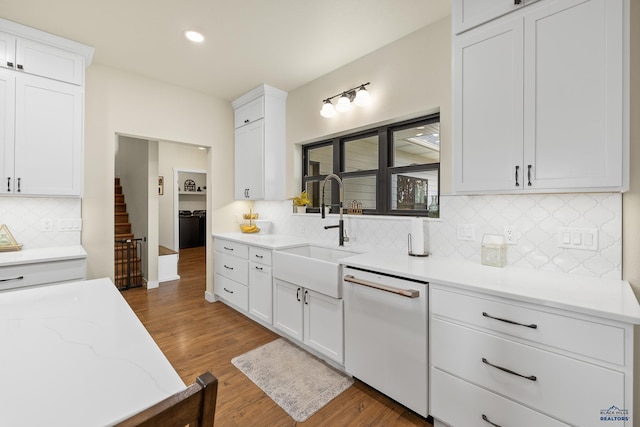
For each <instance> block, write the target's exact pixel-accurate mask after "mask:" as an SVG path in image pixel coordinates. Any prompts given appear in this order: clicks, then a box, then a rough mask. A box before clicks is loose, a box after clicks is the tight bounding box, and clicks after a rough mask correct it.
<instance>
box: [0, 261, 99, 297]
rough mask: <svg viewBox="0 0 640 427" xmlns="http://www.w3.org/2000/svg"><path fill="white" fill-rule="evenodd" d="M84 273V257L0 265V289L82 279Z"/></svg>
mask: <svg viewBox="0 0 640 427" xmlns="http://www.w3.org/2000/svg"><path fill="white" fill-rule="evenodd" d="M85 275H86V260H84V259H71V260H65V261H53V262H42V263H37V264H25V265H12V266H8V267H0V290H5V289H12V288H20V287H24V286H35V285H44V284H48V283H56V282H68V281H73V280H84V279H85Z"/></svg>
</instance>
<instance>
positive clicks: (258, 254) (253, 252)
mask: <svg viewBox="0 0 640 427" xmlns="http://www.w3.org/2000/svg"><path fill="white" fill-rule="evenodd" d="M249 261H253V262H259V263H260V264H264V265H271V250H269V249H263V248H256V247H253V246H249Z"/></svg>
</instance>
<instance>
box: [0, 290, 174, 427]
mask: <svg viewBox="0 0 640 427" xmlns="http://www.w3.org/2000/svg"><path fill="white" fill-rule="evenodd" d="M0 343H1V345H0V362H1V363H0V379H1V381H0V402H2V403H0V425H2V426H18V425H20V426H26V425H29V426H47V425H50V426H66V427H71V426H78V427H89V426H105V425H112V424H114V423H116V422H118V421H121V420H123V419H125V418H127V417H129V416H131V415H133V414H135V413H137V412H139V411H140V410H142V409H145V408H147V407H149V406H151V405H153V404H155V403H157V402H159V401H161V400H163V399H164V398H166V397H168V396H170V395H172V394H174V393H176V392H178V391H181V390H184V389H185V388H186V387H185V384H184V383H183V381H182V380H181V379H180V376H179V375H178V374H177V373H176V371H175V370H174V368H173V367H172V366H171V364H170V363H169V361H168V360H167V358H166V357H165V356H164V354H163V353H162V351H161V350H160V349H159V348H158V346H157V345H156V343H155V342H154V341H153V339H152V338H151V336H150V335H149V333H148V332H147V330H146V329H145V328H144V326H143V325H142V323H141V322H140V321H139V320H138V318H137V317H136V315H135V314H134V312H133V311H132V310H131V308H130V307H129V305H128V304H127V303H126V301H125V300H124V298H123V297H122V295H120V292H119V291H118V290H117V289H116V287H115V286H114V285H113V283H112V282H111V281H110V280H109V279H106V278H105V279H97V280H89V281H82V282H73V283H64V284H59V285H55V286H46V287H38V288H23V289H20V290H14V291H7V292H2V293H0Z"/></svg>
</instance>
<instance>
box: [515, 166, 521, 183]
mask: <svg viewBox="0 0 640 427" xmlns="http://www.w3.org/2000/svg"><path fill="white" fill-rule="evenodd" d="M519 170H520V166H516V187H520V183H519V182H518V171H519Z"/></svg>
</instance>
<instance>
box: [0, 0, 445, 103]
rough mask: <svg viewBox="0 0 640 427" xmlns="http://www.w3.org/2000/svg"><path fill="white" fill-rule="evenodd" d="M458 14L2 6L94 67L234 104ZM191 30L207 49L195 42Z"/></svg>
mask: <svg viewBox="0 0 640 427" xmlns="http://www.w3.org/2000/svg"><path fill="white" fill-rule="evenodd" d="M450 8H451V6H450V0H322V1H317V0H54V1H52V0H0V17H2V18H5V19H8V20H11V21H15V22H18V23H21V24H24V25H28V26H31V27H34V28H38V29H41V30H44V31H47V32H50V33H54V34H57V35H59V36H62V37H66V38H69V39H72V40H76V41H78V42H81V43H84V44H88V45H91V46H93V47H95V49H96V51H95V55H94V59H93V60H94V63H98V64H102V65H107V66H111V67H115V68H118V69H122V70H126V71H128V72H132V73H136V74H140V75H143V76H146V77H149V78H152V79H156V80H160V81H164V82H168V83H172V84H176V85H179V86H183V87H186V88H190V89H193V90H196V91H200V92H205V93H208V94H210V95H213V96H216V97H220V98H223V99H226V100H232V99H235V98H236V97H238V96H240V95H241V94H243V93H245V92H247V91H249V90H251V89H253V88H254V87H256V86H258V85H259V84H261V83H267V84H269V85H272V86H275V87H278V88H280V89H282V90H285V91H288V92H289V91H292V90H294V89H296V88H298V87H300V86H302V85H304V84H306V83H308V82H310V81H312V80H315V79H316V78H318V77H320V76H322V75H324V74H326V73H328V72H331V71H333V70H335V69H337V68H340V67H341V66H343V65H345V64H347V63H349V62H351V61H353V60H355V59H357V58H359V57H361V56H364V55H366V54H368V53H370V52H372V51H374V50H376V49H378V48H380V47H382V46H385V45H387V44H389V43H391V42H393V41H395V40H398V39H400V38H402V37H404V36H405V35H407V34H410V33H412V32H414V31H416V30H418V29H420V28H422V27H424V26H426V25H428V24H430V23H432V22H434V21H437V20H439V19H441V18H443V17H445V16H447V15H449V14H450ZM187 29H194V30H197V31H200V32H201V33H203V34H204V36H205V41H204V42H203V43H202V44H194V43H192V42H189V41H187V40H186V39H185V38H184V36H183V33H184V31H185V30H187ZM415 54H416V55H424V54H426V53H425V52H415Z"/></svg>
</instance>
